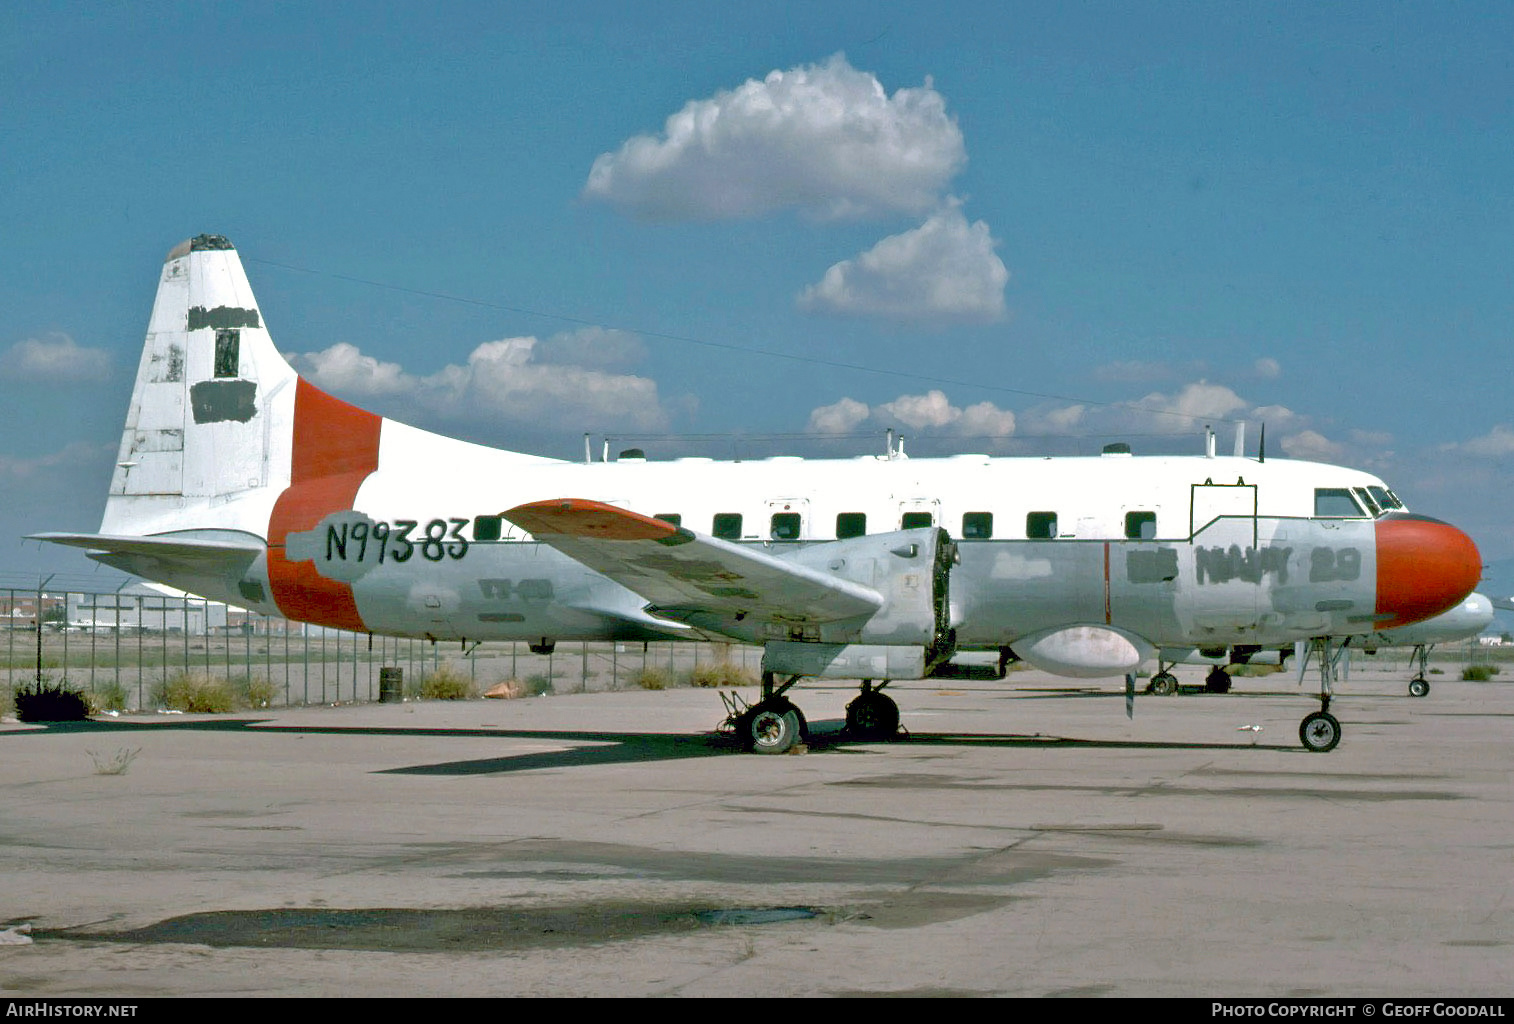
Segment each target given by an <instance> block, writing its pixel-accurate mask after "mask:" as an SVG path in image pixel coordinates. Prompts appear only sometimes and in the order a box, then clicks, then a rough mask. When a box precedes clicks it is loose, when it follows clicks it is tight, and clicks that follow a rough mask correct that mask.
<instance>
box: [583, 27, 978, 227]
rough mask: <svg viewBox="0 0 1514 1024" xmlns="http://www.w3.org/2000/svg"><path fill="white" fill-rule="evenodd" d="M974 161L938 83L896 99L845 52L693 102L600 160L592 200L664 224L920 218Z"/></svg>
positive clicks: (588, 191) (592, 177) (590, 188)
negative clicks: (902, 214) (784, 217)
mask: <svg viewBox="0 0 1514 1024" xmlns="http://www.w3.org/2000/svg"><path fill="white" fill-rule="evenodd" d="M966 160H967V154H966V150H965V148H964V146H963V143H962V132H961V130H960V129H959V128H958V127H957V123H956V121H955V120H954V119H953V118H951V117H950V116H949V115H948V114H947V113H946V102H945V100H944V99H943V98H942V97H941V94H940V93H938V92H936V90H935V88H934V87H933V86H932V84H931V82H930V80H929V79H927V80H926V82H925V84H924V85H923V86H921V87H920V88H918V89H899V90H897V91H896V92H895V93H894V94H893V95H892V96H890V95H888V93H887V92H886V91H885V90H884V88H883V85H882V84H881V83H880V82H879V81H878V79H877V78H876V77H875V76H874V75H872V74H871V73H869V72H865V71H858V70H856V69H855V68H853V67H852V66H851V65H850V64H849V63H847V60H846V58H845V56H843V55H841V54H837V55H835V56H834V57H832V58H830V59H829V60H828V61H826V62H825V63H823V64H816V65H805V66H801V67H796V68H791V69H789V70H787V71H772V72H770V73H769V74H768V75H767V77H766V78H764V79H763V80H762V81H760V82H759V81H757V80H755V79H749V80H748V81H746V82H745V83H743V84H742V85H741V86H739V87H737V88H736V89H733V90H729V91H726V90H722V91H720V92H718V93H716V94H715V95H714V96H712V97H710V98H709V99H702V100H691V101H689V102H688V103H687V104H685V105H684V107H683V109H682V110H680V111H679V112H678V113H676V114H674V115H672V116H671V117H669V118H668V119H667V122H666V124H665V125H664V126H663V131H662V134H661V135H657V136H654V135H637V136H635V137H633V138H631V139H628V140H627V141H626V142H625V143H623V144H622V145H621V147H620V149H619V150H617V151H616V152H614V153H604V154H602V155H601V156H600V157H599V158H598V159H596V160H595V161H594V166H593V168H592V169H591V170H590V171H589V181H588V184H587V185H585V187H584V196H585V197H586V198H589V199H596V200H603V201H606V202H610V203H613V204H615V205H616V206H619V207H621V208H623V209H626V210H629V211H631V212H633V213H635V214H637V215H639V216H642V217H646V218H649V219H656V220H717V219H724V218H734V217H753V216H759V215H761V214H764V213H769V212H771V211H775V210H780V209H785V208H797V209H801V210H804V211H807V212H809V213H811V214H814V215H816V216H820V217H825V218H839V217H855V216H865V215H870V214H876V213H880V212H892V211H901V210H902V211H912V212H913V211H920V210H924V209H928V208H929V207H931V206H932V205H934V204H935V203H936V201H937V197H938V196H939V195H940V193H941V190H942V189H943V188H944V187H945V184H946V182H947V181H949V180H950V179H951V177H952V176H953V175H955V174H956V173H957V171H958V170H960V169H961V167H962V165H963V164H964V163H965V162H966Z"/></svg>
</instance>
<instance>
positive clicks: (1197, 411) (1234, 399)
mask: <svg viewBox="0 0 1514 1024" xmlns="http://www.w3.org/2000/svg"><path fill="white" fill-rule="evenodd" d="M1248 404H1249V403H1248V402H1247V401H1246V400H1245V399H1244V398H1242V397H1241V396H1240V395H1238V394H1236V393H1235V392H1234V391H1232V390H1231V389H1230V388H1227V387H1226V386H1225V385H1223V384H1211V383H1209V382H1208V381H1206V380H1200V381H1195V382H1194V383H1192V384H1189V385H1187V386H1185V387H1184V388H1183V390H1182V391H1180V392H1178V393H1177V394H1176V395H1172V396H1168V395H1164V394H1159V393H1156V392H1153V393H1151V394H1149V395H1147V396H1146V397H1144V398H1142V399H1141V400H1140V401H1139V402H1136V403H1135V405H1136V407H1137V408H1138V409H1140V410H1142V411H1146V412H1150V413H1156V414H1157V415H1159V416H1162V417H1166V418H1168V419H1171V420H1177V421H1182V422H1186V423H1187V424H1190V425H1191V424H1193V423H1196V422H1198V421H1199V420H1203V419H1205V418H1210V419H1224V418H1226V417H1228V416H1229V415H1230V414H1231V413H1234V412H1239V411H1240V410H1242V409H1244V408H1246V406H1247V405H1248Z"/></svg>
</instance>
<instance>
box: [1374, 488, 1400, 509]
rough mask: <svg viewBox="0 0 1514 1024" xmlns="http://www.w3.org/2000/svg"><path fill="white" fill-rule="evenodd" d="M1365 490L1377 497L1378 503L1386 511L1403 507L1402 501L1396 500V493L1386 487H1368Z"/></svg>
mask: <svg viewBox="0 0 1514 1024" xmlns="http://www.w3.org/2000/svg"><path fill="white" fill-rule="evenodd" d="M1367 491H1368V493H1370V494H1371V495H1372V497H1373V498H1375V499H1377V503H1378V505H1380V506H1381V507H1382V510H1383V511H1384V512H1387V511H1388V510H1389V509H1395V510H1396V509H1401V508H1403V507H1404V503H1403V502H1401V501H1399V500H1398V495H1396V494H1394V493H1393V492H1392V491H1390V490H1388V488H1386V487H1368V488H1367Z"/></svg>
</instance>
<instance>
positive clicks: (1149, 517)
mask: <svg viewBox="0 0 1514 1024" xmlns="http://www.w3.org/2000/svg"><path fill="white" fill-rule="evenodd" d="M654 518H657V519H661V520H662V521H663V522H667V523H672V524H673V525H674V526H681V525H682V524H683V516H681V515H679V514H678V513H677V512H663V513H660V514H659V515H657V516H655V517H654ZM933 525H935V517H934V516H933V515H932V514H931V513H930V512H906V513H904V514H903V516H901V517H900V520H899V529H901V530H916V529H920V528H921V527H926V526H933ZM741 526H742V516H741V513H740V512H717V513H715V518H714V521H713V523H712V524H711V530H710V532H711V533H712V534H714V535H715V536H716V537H719V538H721V539H722V540H740V539H741ZM801 526H802V520H801V518H800V516H799V513H798V512H774V513H773V516H772V518H771V519H770V520H769V522H768V536H769V537H770V538H772V539H773V540H798V539H799V535H800V529H801ZM866 533H867V513H866V512H840V513H837V515H836V539H837V540H846V539H847V538H849V537H861V536H863V535H864V534H866ZM993 535H994V514H993V513H992V512H964V513H962V533H961V537H962V538H963V539H964V540H989V539H990V538H992V537H993ZM1156 535H1157V514H1156V513H1155V512H1127V513H1125V536H1126V538H1128V539H1130V540H1151V539H1152V538H1154V537H1155V536H1156ZM1025 536H1026V537H1027V538H1029V539H1030V540H1055V539H1056V537H1057V514H1056V513H1055V512H1029V513H1026V516H1025Z"/></svg>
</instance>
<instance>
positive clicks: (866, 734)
mask: <svg viewBox="0 0 1514 1024" xmlns="http://www.w3.org/2000/svg"><path fill="white" fill-rule="evenodd" d="M846 731H847V732H848V733H849V734H850V735H852V736H854V737H856V738H857V739H859V740H891V739H893V738H894V737H895V736H896V735H898V733H899V705H897V704H895V703H894V701H893V698H892V697H885V696H884V695H883V694H881V693H877V692H875V691H869V692H867V693H864V694H862V695H860V696H858V697H856V698H855V699H853V701H852V702H851V703H850V704H848V705H847V706H846Z"/></svg>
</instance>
